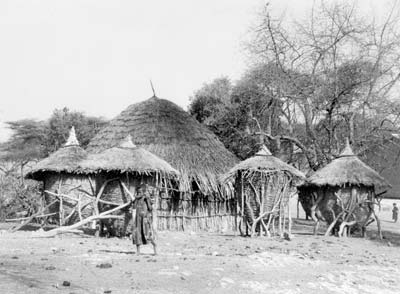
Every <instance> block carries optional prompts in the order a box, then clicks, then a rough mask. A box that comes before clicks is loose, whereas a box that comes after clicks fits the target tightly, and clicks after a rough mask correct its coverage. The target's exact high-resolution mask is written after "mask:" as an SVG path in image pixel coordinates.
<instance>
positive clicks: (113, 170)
mask: <svg viewBox="0 0 400 294" xmlns="http://www.w3.org/2000/svg"><path fill="white" fill-rule="evenodd" d="M79 171H80V172H81V173H84V174H88V175H92V176H93V178H95V181H96V187H98V189H97V191H96V195H98V196H97V199H96V200H97V201H96V204H95V207H96V209H95V211H96V213H97V214H99V213H102V212H104V211H107V210H109V209H112V208H115V207H118V206H120V205H122V204H123V203H127V202H129V201H131V200H132V197H135V194H136V188H138V187H139V186H140V187H145V191H144V193H147V194H148V195H149V197H150V198H151V200H152V202H153V205H154V207H160V206H162V205H163V201H165V200H164V199H165V198H166V196H165V195H166V191H167V188H168V187H171V186H172V185H173V183H174V182H175V181H176V178H177V177H178V176H179V172H178V171H177V170H176V169H174V168H173V167H172V166H171V165H170V164H169V163H167V162H166V161H164V160H163V159H161V158H159V157H158V156H156V155H154V154H152V153H151V152H149V151H147V150H145V149H143V148H140V147H137V146H135V145H134V144H133V143H132V140H131V136H130V135H128V136H127V138H126V139H125V140H124V141H123V142H122V143H121V144H120V145H119V146H117V147H112V148H109V149H106V150H104V151H102V152H100V153H96V154H90V155H89V156H88V158H87V159H86V160H83V161H82V162H81V163H80V165H79ZM100 201H101V202H100ZM114 215H120V216H122V219H117V220H112V219H110V220H105V221H102V224H103V225H105V226H106V228H107V231H108V233H110V234H111V235H114V236H124V235H126V234H127V233H128V232H129V229H128V228H129V225H130V221H131V219H132V215H131V213H130V212H129V207H126V208H125V209H124V210H122V211H116V212H115V213H114ZM153 220H154V222H155V224H154V225H155V226H158V221H157V214H154V219H153ZM162 221H163V220H161V222H162Z"/></svg>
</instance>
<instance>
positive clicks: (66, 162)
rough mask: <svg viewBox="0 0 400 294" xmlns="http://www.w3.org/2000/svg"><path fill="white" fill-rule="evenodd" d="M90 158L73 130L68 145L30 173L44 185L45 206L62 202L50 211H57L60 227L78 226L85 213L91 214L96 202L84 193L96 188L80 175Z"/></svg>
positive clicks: (27, 175) (29, 176)
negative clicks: (83, 163) (80, 164)
mask: <svg viewBox="0 0 400 294" xmlns="http://www.w3.org/2000/svg"><path fill="white" fill-rule="evenodd" d="M86 157H87V152H86V151H85V150H83V149H82V148H81V147H80V146H79V142H78V140H77V139H76V135H75V129H74V128H73V127H72V128H71V131H70V134H69V138H68V140H67V142H66V143H65V145H64V146H63V147H61V148H60V149H58V150H57V151H56V152H54V153H52V154H50V156H49V157H47V158H45V159H43V160H41V161H39V162H38V163H37V164H36V165H34V166H33V167H32V169H31V170H30V171H29V172H28V173H27V174H26V178H28V179H33V180H37V181H42V182H43V196H44V197H43V198H44V203H43V205H44V206H45V205H46V204H49V203H51V202H52V201H54V200H58V202H57V203H56V204H55V205H53V206H52V207H51V208H50V211H51V212H57V216H55V217H52V220H53V221H55V222H56V223H58V224H59V225H66V224H71V223H74V222H76V221H77V219H78V218H82V214H83V215H84V216H86V215H90V214H91V211H92V208H93V207H92V206H91V203H92V201H91V199H90V198H89V197H87V193H86V192H84V191H90V190H91V189H92V187H91V184H90V182H89V180H88V179H87V177H86V176H85V175H81V174H78V173H77V167H78V165H79V163H80V162H81V161H82V160H83V159H85V158H86ZM78 202H79V203H80V205H81V207H80V209H78V207H77V205H78Z"/></svg>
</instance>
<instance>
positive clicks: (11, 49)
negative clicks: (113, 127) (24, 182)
mask: <svg viewBox="0 0 400 294" xmlns="http://www.w3.org/2000/svg"><path fill="white" fill-rule="evenodd" d="M371 1H372V0H370V2H371ZM265 2H266V1H265V0H168V1H166V0H157V1H155V0H153V1H151V0H147V1H135V0H62V1H61V0H1V1H0V141H4V140H5V139H7V137H8V136H9V132H8V131H7V130H6V128H4V122H5V121H12V120H18V119H23V118H34V119H38V120H44V119H47V118H48V117H49V116H50V115H51V113H52V111H53V110H54V109H55V108H62V107H64V106H67V107H68V108H70V109H72V110H79V111H84V112H85V113H87V114H89V115H96V116H104V117H106V118H112V117H114V116H115V115H117V114H118V113H120V112H121V111H122V110H123V109H125V108H126V107H127V106H128V105H130V104H132V103H135V102H139V101H142V100H145V99H147V98H149V97H151V96H152V92H151V88H150V85H149V79H152V81H153V84H154V86H155V88H156V92H157V96H159V97H161V98H167V99H170V100H172V101H173V102H175V103H177V104H178V105H180V106H182V107H184V108H185V107H186V106H187V105H188V103H189V97H190V96H191V95H192V94H193V92H194V91H195V90H196V89H198V88H200V87H201V85H202V84H203V83H204V82H208V81H211V80H212V79H214V78H216V77H220V76H223V75H226V76H229V77H230V78H231V79H233V80H235V79H237V78H239V77H240V75H241V74H242V73H243V71H244V70H245V69H246V58H245V54H244V53H243V48H242V47H243V45H242V44H243V41H244V40H245V39H246V32H247V30H248V28H249V26H250V25H251V24H252V23H254V21H255V19H256V11H257V9H259V8H260V7H262V5H263V4H264V3H265ZM268 2H270V3H271V6H272V7H273V8H275V9H276V10H277V11H283V10H285V9H286V10H287V11H288V13H291V14H293V13H294V14H298V15H301V14H302V13H303V12H304V11H305V10H306V8H307V7H309V6H310V5H311V4H312V1H311V0H292V1H290V0H280V1H279V0H271V1H268ZM372 2H375V3H380V2H379V1H378V0H376V1H372ZM378 6H379V5H378Z"/></svg>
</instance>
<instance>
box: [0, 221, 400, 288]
mask: <svg viewBox="0 0 400 294" xmlns="http://www.w3.org/2000/svg"><path fill="white" fill-rule="evenodd" d="M393 228H395V229H397V227H396V225H395V224H393ZM295 229H296V228H295ZM296 231H297V233H298V234H297V235H296V237H295V238H294V239H292V240H291V241H286V240H282V239H265V238H254V239H249V238H242V237H239V236H233V235H231V236H229V235H213V234H190V233H176V232H175V233H171V232H161V233H160V234H159V235H160V236H159V239H160V240H159V244H160V255H159V256H156V257H154V256H152V255H151V254H150V253H151V247H145V248H144V250H143V252H144V255H143V256H141V257H137V256H136V255H135V254H134V247H133V246H132V245H131V244H130V241H129V240H128V239H116V238H111V239H96V238H94V237H79V236H62V237H60V236H59V237H55V238H45V239H43V238H37V237H35V234H34V233H32V232H17V233H14V234H10V233H7V232H5V231H2V232H3V233H2V234H1V235H0V256H1V257H0V293H231V294H232V293H399V292H400V247H398V246H399V245H400V235H399V234H398V233H397V232H396V230H391V232H389V233H385V236H387V238H389V239H385V240H383V241H382V242H381V241H377V240H375V236H374V235H375V234H374V233H373V232H370V233H369V239H367V240H365V239H360V238H344V239H343V238H342V239H339V238H336V237H327V238H325V237H322V236H317V237H314V236H310V235H308V234H307V233H309V230H308V228H306V229H304V228H297V229H296ZM101 264H103V267H106V268H101V267H99V266H100V265H101ZM109 265H111V267H108V268H107V266H109ZM64 281H68V282H70V285H69V286H63V285H62V284H63V282H64ZM110 291H111V292H110Z"/></svg>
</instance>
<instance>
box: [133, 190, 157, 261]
mask: <svg viewBox="0 0 400 294" xmlns="http://www.w3.org/2000/svg"><path fill="white" fill-rule="evenodd" d="M135 196H136V199H135V201H134V202H133V210H132V220H133V228H132V242H133V244H136V254H137V255H140V245H143V244H144V245H145V244H148V243H149V242H150V243H151V244H153V249H154V255H157V245H156V243H155V234H154V229H153V217H152V216H153V214H152V212H153V208H152V205H151V199H150V197H149V196H148V191H147V189H146V186H145V185H141V186H140V187H139V188H138V189H137V194H136V195H135Z"/></svg>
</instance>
